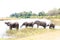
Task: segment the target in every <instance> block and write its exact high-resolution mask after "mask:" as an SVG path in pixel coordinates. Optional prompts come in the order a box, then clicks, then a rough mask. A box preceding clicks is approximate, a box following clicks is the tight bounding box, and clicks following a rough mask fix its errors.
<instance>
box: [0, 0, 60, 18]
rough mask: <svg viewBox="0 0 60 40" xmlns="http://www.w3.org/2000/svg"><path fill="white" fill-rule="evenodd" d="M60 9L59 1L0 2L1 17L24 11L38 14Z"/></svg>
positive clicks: (21, 0)
mask: <svg viewBox="0 0 60 40" xmlns="http://www.w3.org/2000/svg"><path fill="white" fill-rule="evenodd" d="M59 7H60V1H59V0H0V17H6V16H9V15H10V14H12V13H15V12H22V11H32V12H34V13H38V12H40V11H42V10H43V11H45V12H47V11H48V10H50V9H53V8H59Z"/></svg>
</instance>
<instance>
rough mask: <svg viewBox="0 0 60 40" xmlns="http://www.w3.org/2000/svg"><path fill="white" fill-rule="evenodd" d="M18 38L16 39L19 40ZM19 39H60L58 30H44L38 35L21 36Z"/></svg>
mask: <svg viewBox="0 0 60 40" xmlns="http://www.w3.org/2000/svg"><path fill="white" fill-rule="evenodd" d="M19 39H20V38H18V39H17V40H19ZM21 40H60V31H55V32H54V31H53V32H46V33H43V34H40V35H34V36H29V37H26V38H21Z"/></svg>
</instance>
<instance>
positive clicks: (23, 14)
mask: <svg viewBox="0 0 60 40" xmlns="http://www.w3.org/2000/svg"><path fill="white" fill-rule="evenodd" d="M31 16H46V14H45V12H39V13H38V14H36V13H32V11H30V12H26V11H24V12H20V13H13V14H11V15H10V17H16V18H19V17H20V18H30V17H31Z"/></svg>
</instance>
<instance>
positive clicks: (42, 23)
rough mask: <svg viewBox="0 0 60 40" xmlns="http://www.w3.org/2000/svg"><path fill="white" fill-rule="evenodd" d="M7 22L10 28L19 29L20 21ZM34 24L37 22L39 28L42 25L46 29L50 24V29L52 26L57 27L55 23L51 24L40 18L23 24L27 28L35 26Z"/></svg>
mask: <svg viewBox="0 0 60 40" xmlns="http://www.w3.org/2000/svg"><path fill="white" fill-rule="evenodd" d="M5 24H7V26H9V28H10V30H12V28H16V29H17V30H18V29H19V23H18V22H14V23H11V22H5ZM34 24H37V28H39V26H42V27H43V28H44V29H45V28H46V27H47V26H49V29H51V28H53V29H54V28H55V24H53V23H51V24H49V25H47V24H46V22H42V21H39V20H36V21H35V22H24V23H23V24H22V25H21V26H20V28H21V27H23V26H25V27H26V28H27V27H32V28H33V26H34Z"/></svg>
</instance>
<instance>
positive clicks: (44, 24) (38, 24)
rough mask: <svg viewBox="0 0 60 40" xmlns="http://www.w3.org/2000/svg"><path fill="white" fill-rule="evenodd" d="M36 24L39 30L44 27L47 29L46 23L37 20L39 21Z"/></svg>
mask: <svg viewBox="0 0 60 40" xmlns="http://www.w3.org/2000/svg"><path fill="white" fill-rule="evenodd" d="M34 24H37V28H38V27H39V26H43V27H44V29H45V28H46V23H45V22H42V21H39V20H37V21H35V22H34Z"/></svg>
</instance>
